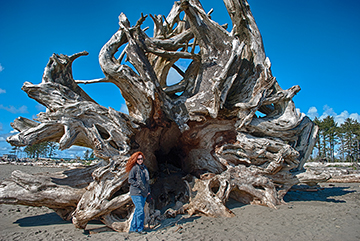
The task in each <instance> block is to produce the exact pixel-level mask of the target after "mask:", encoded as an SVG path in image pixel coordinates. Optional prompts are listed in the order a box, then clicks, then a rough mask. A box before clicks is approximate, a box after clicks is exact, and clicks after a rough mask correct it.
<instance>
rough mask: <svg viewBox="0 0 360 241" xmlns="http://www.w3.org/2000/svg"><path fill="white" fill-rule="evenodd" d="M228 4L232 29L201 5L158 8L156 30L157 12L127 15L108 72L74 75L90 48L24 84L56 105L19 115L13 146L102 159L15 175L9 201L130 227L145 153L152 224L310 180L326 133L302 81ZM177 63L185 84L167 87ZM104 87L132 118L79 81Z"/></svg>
mask: <svg viewBox="0 0 360 241" xmlns="http://www.w3.org/2000/svg"><path fill="white" fill-rule="evenodd" d="M224 3H225V5H226V8H227V11H228V13H229V15H230V17H231V20H232V25H233V29H232V30H231V31H230V32H229V31H227V30H226V29H225V28H224V27H223V26H220V25H219V24H218V23H216V22H214V21H213V20H211V17H210V15H209V14H207V13H205V11H204V9H203V8H202V6H201V4H200V2H199V1H198V0H182V1H180V2H175V3H174V6H173V8H172V10H171V11H170V14H169V15H168V17H167V18H165V17H164V19H163V18H161V16H156V15H155V16H152V15H151V18H152V19H153V21H154V25H155V27H154V36H153V37H149V36H148V35H147V34H146V33H145V32H144V31H143V30H142V29H141V25H142V23H143V21H144V20H145V18H146V17H147V16H143V15H142V16H141V18H140V19H139V21H138V22H137V23H136V24H135V25H134V26H131V24H130V22H129V20H128V19H127V17H126V16H125V14H123V13H121V14H120V16H119V26H120V28H119V30H118V31H117V32H116V33H115V34H114V35H113V36H112V38H111V39H110V40H109V41H108V42H107V43H106V44H105V45H104V46H103V48H102V49H101V51H100V54H99V62H100V65H101V69H102V70H103V72H104V74H105V78H103V79H95V80H89V81H76V80H74V79H73V77H72V62H73V61H74V60H75V59H76V58H77V57H79V56H82V55H86V54H87V53H86V52H82V53H78V54H75V55H73V56H70V57H69V56H65V55H56V54H54V55H53V56H52V57H50V61H49V63H48V64H47V66H46V68H45V72H44V75H43V79H42V82H41V83H40V84H38V85H34V84H31V83H29V82H26V83H24V86H23V88H22V89H23V90H24V91H25V92H26V93H27V94H28V95H29V97H30V98H33V99H35V100H36V101H38V102H39V103H41V104H42V105H44V106H45V107H46V108H47V111H46V112H45V113H40V114H38V117H37V119H36V121H32V120H28V119H25V118H18V119H16V120H15V121H14V123H12V126H13V128H14V129H16V130H18V131H19V133H18V134H16V135H14V136H11V137H9V138H8V139H7V141H8V142H9V143H11V144H12V145H16V146H26V145H32V144H36V143H41V142H43V141H56V142H59V144H60V145H59V148H60V149H62V150H63V149H66V148H69V147H71V146H72V145H79V146H85V147H89V148H91V149H93V150H94V153H95V155H96V156H97V157H98V158H102V159H104V162H103V164H101V165H98V166H95V167H89V168H85V169H77V170H72V171H65V172H63V173H57V174H54V175H55V176H51V175H49V174H43V175H36V176H35V175H34V176H31V177H30V176H29V175H27V174H25V173H19V172H14V173H13V176H12V179H11V181H7V182H4V183H3V184H2V186H1V188H0V190H1V191H0V194H1V195H0V202H1V203H14V204H24V205H33V206H48V207H49V208H53V209H54V210H55V211H57V213H59V214H60V216H62V217H63V218H65V219H70V218H71V219H72V222H73V223H74V225H75V226H76V227H78V228H85V227H86V224H87V222H88V221H90V220H93V219H100V220H102V221H103V222H104V223H105V224H106V225H107V226H109V227H111V228H112V229H114V230H117V231H126V230H127V229H128V226H129V220H130V219H131V214H132V211H133V208H132V202H131V201H130V200H131V199H130V196H129V193H128V183H127V174H126V172H125V169H124V167H125V163H126V160H127V158H128V157H129V156H130V155H131V154H132V153H134V152H136V151H142V152H143V153H144V154H145V157H146V159H145V164H146V165H147V166H148V168H149V170H150V173H151V177H152V181H153V183H152V192H153V197H154V200H155V206H153V207H150V211H149V214H150V216H149V218H148V220H152V222H154V221H155V220H156V218H157V216H159V213H160V212H159V211H154V208H156V209H159V210H160V209H162V208H163V207H165V206H167V205H169V204H171V203H176V202H177V205H176V206H177V208H175V209H176V210H174V211H173V212H172V213H171V210H169V211H168V212H165V213H164V215H165V216H166V215H170V216H171V215H176V213H181V212H188V213H190V214H194V213H201V214H204V215H208V216H213V217H218V216H226V217H230V216H233V214H232V213H231V211H229V210H228V209H227V208H226V206H225V204H226V201H227V200H228V198H229V197H233V198H234V199H236V200H238V201H240V202H244V203H251V204H260V205H266V206H269V207H271V208H275V207H276V205H279V204H281V203H283V202H284V201H283V197H284V195H285V194H286V192H287V191H288V190H289V189H290V188H291V186H293V185H295V184H297V183H299V182H300V180H299V177H298V176H297V175H298V174H300V173H301V170H302V169H303V165H304V163H305V162H306V160H307V159H308V157H309V156H310V154H311V152H312V149H313V147H314V145H315V141H316V135H317V131H318V128H317V126H315V125H314V124H313V122H312V121H311V120H310V119H309V118H308V117H306V116H305V115H304V114H301V113H299V112H298V111H297V110H296V108H295V105H294V103H293V101H292V98H293V97H294V95H295V94H297V93H298V92H299V91H300V87H299V86H294V87H291V88H290V89H288V90H283V89H282V88H281V87H280V86H279V84H278V83H277V80H276V79H275V77H273V76H272V73H271V63H270V60H269V58H267V57H266V55H265V52H264V47H263V43H262V38H261V34H260V32H259V30H258V28H257V25H256V23H255V20H254V18H253V16H252V14H251V11H250V7H249V5H248V3H247V2H246V0H224ZM182 12H184V13H185V15H184V17H183V18H181V17H180V16H182V15H180V14H181V13H182ZM123 45H125V48H124V50H123V52H122V53H121V54H120V57H119V59H116V58H115V54H116V53H117V52H118V49H119V48H120V47H121V46H123ZM198 49H199V51H197V50H198ZM184 58H185V59H190V60H191V63H190V65H189V66H188V68H187V69H185V70H181V69H180V68H179V67H178V66H177V65H176V62H177V61H178V60H180V59H184ZM125 61H128V62H129V63H130V64H131V65H132V66H133V67H134V68H131V67H129V66H128V65H126V62H125ZM170 68H174V69H175V70H177V71H178V72H179V73H180V74H181V75H182V76H183V79H182V80H181V81H180V82H179V83H178V84H175V85H172V86H167V84H166V78H167V75H168V72H169V70H170ZM99 82H111V83H114V84H115V85H116V86H117V87H118V88H119V89H120V91H121V93H122V95H123V97H124V98H125V101H126V105H127V107H128V109H129V114H128V115H127V114H124V113H120V112H118V111H116V110H114V109H112V108H109V109H107V108H105V107H102V106H100V105H99V104H97V103H96V102H95V101H94V100H92V99H91V98H90V97H89V96H88V95H87V94H86V93H85V92H84V91H83V90H82V89H81V88H80V86H79V84H95V83H99ZM259 113H261V114H259ZM79 173H81V175H80V174H79ZM80 177H81V178H80ZM315 179H316V177H315ZM45 197H46V198H45ZM182 204H184V205H182ZM164 215H163V216H164Z"/></svg>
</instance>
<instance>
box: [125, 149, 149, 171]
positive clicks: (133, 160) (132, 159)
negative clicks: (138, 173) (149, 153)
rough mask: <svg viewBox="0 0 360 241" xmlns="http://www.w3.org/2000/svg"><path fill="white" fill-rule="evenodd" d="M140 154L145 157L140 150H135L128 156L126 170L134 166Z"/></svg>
mask: <svg viewBox="0 0 360 241" xmlns="http://www.w3.org/2000/svg"><path fill="white" fill-rule="evenodd" d="M140 155H142V156H143V158H144V159H145V156H144V154H143V153H142V152H141V151H137V152H135V153H134V154H132V155H131V157H130V158H129V160H128V161H127V162H126V169H125V171H126V172H130V171H131V169H132V168H133V167H134V166H135V164H136V162H137V159H138V156H140Z"/></svg>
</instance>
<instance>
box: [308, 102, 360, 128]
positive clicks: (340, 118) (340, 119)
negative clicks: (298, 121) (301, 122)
mask: <svg viewBox="0 0 360 241" xmlns="http://www.w3.org/2000/svg"><path fill="white" fill-rule="evenodd" d="M306 115H307V116H309V117H310V119H312V120H313V119H315V117H319V113H318V110H317V109H316V107H314V106H313V107H310V108H309V110H308V112H307V114H306ZM328 116H332V117H334V120H335V122H336V123H338V124H339V125H341V124H342V123H344V122H345V120H346V119H347V118H351V119H353V120H357V121H359V122H360V115H359V114H358V113H352V114H349V112H348V111H347V110H344V111H343V112H341V113H340V114H339V115H338V114H337V113H336V112H335V111H334V110H333V108H330V107H329V106H328V105H325V106H324V108H323V113H322V114H321V116H320V117H319V119H320V120H323V119H325V118H326V117H328Z"/></svg>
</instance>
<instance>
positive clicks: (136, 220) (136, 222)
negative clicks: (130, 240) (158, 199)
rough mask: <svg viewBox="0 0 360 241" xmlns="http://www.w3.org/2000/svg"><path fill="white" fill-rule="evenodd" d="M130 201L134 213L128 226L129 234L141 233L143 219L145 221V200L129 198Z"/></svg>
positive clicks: (134, 197)
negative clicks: (133, 206)
mask: <svg viewBox="0 0 360 241" xmlns="http://www.w3.org/2000/svg"><path fill="white" fill-rule="evenodd" d="M131 200H132V201H133V203H134V205H135V212H134V216H133V219H132V220H131V224H130V230H129V231H130V232H141V231H143V230H144V219H145V212H144V206H145V200H146V198H145V197H143V196H141V195H140V196H131Z"/></svg>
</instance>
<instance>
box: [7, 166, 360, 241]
mask: <svg viewBox="0 0 360 241" xmlns="http://www.w3.org/2000/svg"><path fill="white" fill-rule="evenodd" d="M14 170H21V171H24V172H27V173H39V172H56V171H60V170H62V169H60V168H47V167H33V166H15V165H1V166H0V179H1V180H4V179H5V178H8V177H9V176H10V174H11V172H12V171H14ZM321 187H322V188H321V189H320V190H319V191H316V192H305V191H290V192H289V193H288V194H287V195H286V196H285V201H286V202H287V204H286V205H281V206H278V209H277V210H274V209H270V208H268V207H263V206H252V205H242V204H240V203H235V202H233V201H232V200H230V201H229V202H228V203H227V206H228V207H229V208H230V209H231V210H232V211H233V212H234V213H235V215H236V217H234V218H209V217H201V216H188V215H183V216H177V217H176V218H174V219H168V220H166V221H165V222H164V223H162V225H161V226H159V227H157V228H156V229H154V230H147V232H148V233H147V234H146V235H137V234H127V233H117V232H113V231H108V232H101V233H90V232H89V231H88V230H86V231H84V230H80V229H76V228H75V227H74V225H73V224H72V223H71V222H66V221H63V220H62V219H61V218H60V217H59V216H58V215H57V214H56V213H54V212H53V211H52V210H51V209H48V208H46V207H28V206H18V205H5V204H1V205H0V217H1V219H0V240H97V241H101V240H106V241H110V240H197V241H199V240H292V241H295V240H306V241H308V240H360V208H359V207H360V184H359V183H336V184H332V183H324V184H321ZM103 226H104V225H103V224H101V223H99V222H92V223H89V225H88V226H87V229H94V228H101V227H103Z"/></svg>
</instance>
